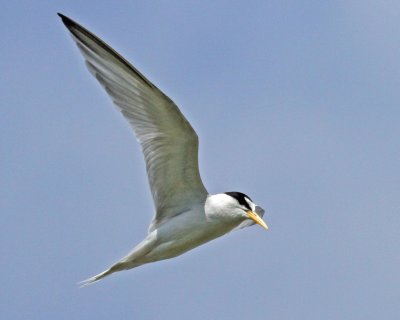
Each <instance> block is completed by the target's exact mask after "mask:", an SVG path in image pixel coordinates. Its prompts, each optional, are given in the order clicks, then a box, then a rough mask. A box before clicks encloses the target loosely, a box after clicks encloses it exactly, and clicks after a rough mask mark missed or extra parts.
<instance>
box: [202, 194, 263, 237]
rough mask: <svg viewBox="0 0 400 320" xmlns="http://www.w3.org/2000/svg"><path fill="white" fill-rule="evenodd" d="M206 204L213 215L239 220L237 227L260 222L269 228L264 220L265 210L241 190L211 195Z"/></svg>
mask: <svg viewBox="0 0 400 320" xmlns="http://www.w3.org/2000/svg"><path fill="white" fill-rule="evenodd" d="M206 206H207V207H208V210H207V211H208V212H209V213H212V215H213V216H215V217H219V218H222V219H228V220H229V221H237V223H238V224H237V226H236V228H235V229H241V228H244V227H247V226H251V225H253V224H254V223H257V224H259V225H260V226H262V227H263V228H265V229H267V230H268V226H267V224H266V223H265V222H264V221H263V220H262V216H263V215H264V210H263V209H262V208H261V207H260V206H258V205H256V204H255V203H254V202H253V201H252V200H251V198H250V197H249V196H247V195H245V194H244V193H241V192H225V193H219V194H215V195H212V196H210V197H209V199H208V200H207V204H206Z"/></svg>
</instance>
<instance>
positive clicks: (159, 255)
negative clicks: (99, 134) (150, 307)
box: [58, 13, 268, 285]
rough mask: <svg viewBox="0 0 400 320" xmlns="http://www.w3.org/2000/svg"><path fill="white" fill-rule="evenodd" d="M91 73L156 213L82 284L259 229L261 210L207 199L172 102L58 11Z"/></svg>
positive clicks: (237, 197) (243, 200) (241, 201)
mask: <svg viewBox="0 0 400 320" xmlns="http://www.w3.org/2000/svg"><path fill="white" fill-rule="evenodd" d="M58 15H59V16H60V17H61V19H62V22H63V23H64V25H65V26H66V27H67V29H68V30H69V31H70V33H71V35H72V38H73V39H74V41H75V43H76V44H77V46H78V48H79V50H80V52H81V53H82V55H83V57H84V58H85V62H86V66H87V68H88V69H89V71H90V73H91V74H92V75H93V76H94V77H95V78H96V79H97V80H98V82H99V83H100V84H101V85H102V86H103V88H104V89H105V90H106V92H107V93H108V95H109V96H110V98H111V99H112V101H113V103H114V104H115V106H116V107H117V108H118V109H119V111H120V112H121V113H122V114H123V116H124V117H125V118H126V119H127V120H128V121H129V123H130V125H131V126H132V129H133V131H134V133H135V135H136V138H137V140H138V141H139V143H140V145H141V147H142V151H143V154H144V160H145V163H146V170H147V176H148V179H149V183H150V189H151V193H152V196H153V200H154V204H155V215H154V217H153V220H152V221H151V224H150V227H149V230H148V234H147V236H146V238H145V239H144V240H143V241H142V242H140V243H139V244H138V245H137V246H136V247H134V249H133V250H132V251H131V252H130V253H129V254H128V255H126V256H125V257H123V258H122V259H121V260H119V261H118V262H116V263H115V264H113V265H112V266H111V267H110V268H109V269H107V270H105V271H103V272H101V273H99V274H98V275H95V276H93V277H91V278H89V279H87V280H84V281H82V282H81V285H87V284H91V283H93V282H95V281H98V280H100V279H102V278H104V277H106V276H109V275H110V274H112V273H114V272H117V271H122V270H127V269H132V268H135V267H138V266H140V265H143V264H146V263H149V262H155V261H159V260H164V259H170V258H174V257H176V256H179V255H181V254H183V253H185V252H187V251H189V250H191V249H193V248H195V247H197V246H200V245H202V244H204V243H206V242H208V241H211V240H213V239H215V238H218V237H220V236H222V235H224V234H226V233H228V232H230V231H232V230H236V229H241V228H244V227H247V226H250V225H253V224H256V223H257V224H259V225H260V226H262V227H263V228H265V229H268V226H267V225H266V223H265V222H264V221H263V220H262V216H263V215H264V210H263V209H262V208H261V207H260V206H258V205H256V204H255V203H254V202H253V201H252V200H251V198H250V197H249V196H247V195H245V194H244V193H241V192H224V193H219V194H214V195H210V194H209V193H208V192H207V190H206V188H205V187H204V185H203V182H202V181H201V177H200V172H199V167H198V145H199V140H198V137H197V134H196V132H195V131H194V130H193V128H192V126H191V125H190V123H189V122H188V121H187V120H186V118H185V117H184V116H183V114H182V113H181V112H180V110H179V108H178V107H177V106H176V105H175V103H174V102H173V101H172V100H171V99H170V98H168V97H167V96H166V95H165V94H164V93H163V92H161V91H160V90H159V89H158V88H157V87H156V86H155V85H154V84H153V83H151V82H150V81H149V80H147V78H146V77H145V76H144V75H143V74H142V73H140V72H139V71H138V70H137V69H136V68H135V67H134V66H133V65H131V64H130V63H129V62H128V61H127V60H125V59H124V58H123V57H122V56H121V55H120V54H119V53H117V52H116V51H115V50H114V49H112V48H111V47H110V46H108V45H107V44H106V43H105V42H103V41H102V40H101V39H99V38H98V37H97V36H95V35H94V34H93V33H91V32H90V31H88V30H87V29H85V28H84V27H82V26H81V25H79V24H78V23H76V22H75V21H73V20H71V19H70V18H68V17H66V16H65V15H63V14H60V13H58Z"/></svg>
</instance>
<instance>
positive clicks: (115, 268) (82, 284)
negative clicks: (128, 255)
mask: <svg viewBox="0 0 400 320" xmlns="http://www.w3.org/2000/svg"><path fill="white" fill-rule="evenodd" d="M124 269H125V268H124V267H123V264H122V263H116V264H114V265H113V266H112V267H111V268H109V269H107V270H105V271H103V272H101V273H99V274H97V275H95V276H93V277H91V278H89V279H86V280H83V281H81V282H79V283H78V284H79V287H80V288H82V287H85V286H87V285H89V284H92V283H94V282H96V281H99V280H101V279H103V278H105V277H107V276H109V275H110V274H112V273H114V272H117V271H121V270H124Z"/></svg>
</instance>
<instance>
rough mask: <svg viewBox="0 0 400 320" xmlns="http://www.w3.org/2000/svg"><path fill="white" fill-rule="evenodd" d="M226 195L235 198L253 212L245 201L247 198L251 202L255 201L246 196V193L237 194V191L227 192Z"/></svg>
mask: <svg viewBox="0 0 400 320" xmlns="http://www.w3.org/2000/svg"><path fill="white" fill-rule="evenodd" d="M225 194H227V195H228V196H231V197H232V198H235V199H236V200H237V201H238V202H239V203H240V204H241V205H242V206H244V207H246V208H247V209H249V210H252V209H251V208H250V206H249V204H248V203H247V201H246V199H245V198H247V199H249V200H250V201H251V202H253V200H251V198H250V197H249V196H248V195H245V194H244V193H241V192H236V191H232V192H225Z"/></svg>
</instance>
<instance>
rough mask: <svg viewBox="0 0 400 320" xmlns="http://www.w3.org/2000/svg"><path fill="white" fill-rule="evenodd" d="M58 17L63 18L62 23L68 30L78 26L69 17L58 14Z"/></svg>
mask: <svg viewBox="0 0 400 320" xmlns="http://www.w3.org/2000/svg"><path fill="white" fill-rule="evenodd" d="M57 15H58V16H59V17H60V18H61V20H62V22H63V23H64V24H65V26H66V27H67V28H68V27H70V26H72V25H74V24H76V23H75V22H74V21H73V20H72V19H70V18H68V17H67V16H64V15H63V14H62V13H59V12H57Z"/></svg>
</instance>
